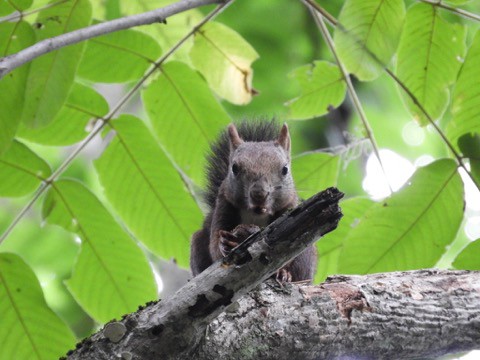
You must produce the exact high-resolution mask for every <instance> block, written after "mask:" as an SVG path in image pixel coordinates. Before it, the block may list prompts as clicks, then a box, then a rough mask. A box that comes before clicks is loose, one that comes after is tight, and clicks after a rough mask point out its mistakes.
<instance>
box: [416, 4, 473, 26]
mask: <svg viewBox="0 0 480 360" xmlns="http://www.w3.org/2000/svg"><path fill="white" fill-rule="evenodd" d="M418 1H421V2H424V3H426V4H430V5H433V6H437V7H439V8H442V9H445V10H448V11H450V12H452V13H454V14H457V15H459V16H462V17H464V18H466V19H470V20H475V21H480V15H477V14H474V13H471V12H469V11H466V10H463V9H459V8H454V7H452V6H448V5H445V4H444V3H443V2H441V1H438V0H418Z"/></svg>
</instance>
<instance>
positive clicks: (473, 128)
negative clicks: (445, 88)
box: [447, 31, 480, 143]
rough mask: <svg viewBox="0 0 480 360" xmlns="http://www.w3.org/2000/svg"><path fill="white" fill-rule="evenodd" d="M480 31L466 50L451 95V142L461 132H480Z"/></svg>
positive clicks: (449, 130) (448, 126)
mask: <svg viewBox="0 0 480 360" xmlns="http://www.w3.org/2000/svg"><path fill="white" fill-rule="evenodd" d="M479 63H480V31H479V32H477V33H476V35H475V38H474V40H473V42H472V45H471V46H470V49H469V50H468V53H467V56H466V58H465V62H464V63H463V66H462V68H461V70H460V73H459V75H458V79H457V82H456V83H455V88H454V90H453V96H452V98H453V99H452V115H453V118H452V120H451V121H450V122H449V123H448V125H447V134H448V137H449V138H450V139H451V140H452V142H453V143H456V142H457V140H458V138H459V137H460V136H462V135H463V134H468V133H472V134H473V133H478V134H480V121H478V119H479V118H480V91H479V88H478V84H479V83H480V66H478V64H479Z"/></svg>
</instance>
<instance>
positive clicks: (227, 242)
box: [219, 230, 240, 256]
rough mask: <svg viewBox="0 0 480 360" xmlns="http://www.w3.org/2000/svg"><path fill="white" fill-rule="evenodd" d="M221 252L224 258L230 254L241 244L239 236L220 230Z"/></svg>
mask: <svg viewBox="0 0 480 360" xmlns="http://www.w3.org/2000/svg"><path fill="white" fill-rule="evenodd" d="M219 235H220V252H221V253H222V255H223V256H227V255H228V254H230V252H231V251H232V249H233V248H234V247H236V246H237V245H238V244H239V242H240V241H239V239H238V237H237V236H235V235H234V234H232V233H231V232H229V231H225V230H220V231H219Z"/></svg>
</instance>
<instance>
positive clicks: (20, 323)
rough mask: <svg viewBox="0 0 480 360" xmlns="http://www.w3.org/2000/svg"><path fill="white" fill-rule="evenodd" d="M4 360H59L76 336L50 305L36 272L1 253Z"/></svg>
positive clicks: (0, 339)
mask: <svg viewBox="0 0 480 360" xmlns="http://www.w3.org/2000/svg"><path fill="white" fill-rule="evenodd" d="M0 313H1V314H2V326H0V349H2V350H1V353H0V359H2V360H3V359H4V360H7V359H15V360H22V359H24V360H32V359H38V360H41V359H45V360H48V359H58V358H59V357H60V356H62V355H64V354H65V353H66V352H67V350H68V349H70V348H73V346H74V345H75V337H74V336H73V334H72V332H71V330H70V329H69V328H68V327H67V326H66V325H65V324H64V323H63V321H62V320H60V318H59V317H58V316H57V315H56V314H55V313H54V312H53V311H52V310H51V309H50V308H49V307H48V306H47V304H46V302H45V299H44V297H43V293H42V289H41V287H40V284H39V282H38V280H37V278H36V277H35V274H34V273H33V271H32V270H31V269H30V268H29V267H28V265H27V264H26V263H25V262H24V261H23V260H22V259H21V258H20V257H19V256H17V255H15V254H11V253H0Z"/></svg>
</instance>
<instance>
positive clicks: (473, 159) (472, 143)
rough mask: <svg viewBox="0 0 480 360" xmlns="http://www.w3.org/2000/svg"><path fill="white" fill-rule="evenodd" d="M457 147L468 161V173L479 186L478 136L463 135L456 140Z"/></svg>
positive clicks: (479, 157)
mask: <svg viewBox="0 0 480 360" xmlns="http://www.w3.org/2000/svg"><path fill="white" fill-rule="evenodd" d="M458 147H459V148H460V151H461V152H462V154H463V156H465V157H466V158H468V159H469V161H470V173H471V174H472V176H473V177H474V178H475V179H476V182H477V184H480V134H475V135H473V134H465V135H462V136H461V137H460V138H459V139H458Z"/></svg>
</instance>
